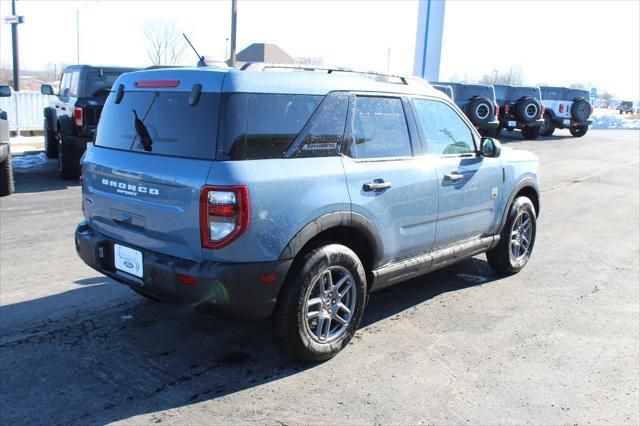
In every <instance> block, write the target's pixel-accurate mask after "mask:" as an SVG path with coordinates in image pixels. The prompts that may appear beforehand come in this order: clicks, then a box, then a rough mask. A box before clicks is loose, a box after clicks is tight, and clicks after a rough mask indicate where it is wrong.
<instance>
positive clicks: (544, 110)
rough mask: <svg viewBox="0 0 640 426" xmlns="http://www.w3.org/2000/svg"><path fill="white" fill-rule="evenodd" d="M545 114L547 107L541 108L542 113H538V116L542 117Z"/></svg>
mask: <svg viewBox="0 0 640 426" xmlns="http://www.w3.org/2000/svg"><path fill="white" fill-rule="evenodd" d="M545 112H547V107H545V106H542V112H541V113H540V115H544V113H545Z"/></svg>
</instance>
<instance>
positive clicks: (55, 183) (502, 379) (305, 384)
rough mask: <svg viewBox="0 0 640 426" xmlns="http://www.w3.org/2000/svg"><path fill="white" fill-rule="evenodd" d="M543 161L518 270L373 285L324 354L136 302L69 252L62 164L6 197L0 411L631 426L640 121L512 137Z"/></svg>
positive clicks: (72, 194)
mask: <svg viewBox="0 0 640 426" xmlns="http://www.w3.org/2000/svg"><path fill="white" fill-rule="evenodd" d="M505 142H506V146H511V147H513V148H516V149H528V150H531V151H532V152H534V153H536V154H537V155H538V156H539V157H540V159H541V179H542V189H543V199H542V214H541V217H540V221H539V228H538V238H537V241H536V245H535V250H534V253H533V256H532V259H531V262H530V263H529V265H528V266H527V267H526V268H525V269H524V270H523V271H522V272H521V273H520V274H518V275H515V276H511V277H503V276H497V275H495V274H494V273H493V272H492V271H491V270H490V269H489V268H488V266H487V264H486V262H485V260H484V256H477V257H475V258H473V259H469V260H467V261H465V262H462V263H460V264H457V265H454V266H451V267H448V268H445V269H443V270H440V271H437V272H435V273H432V274H429V275H425V276H423V277H420V278H417V279H414V280H411V281H409V282H406V283H404V284H399V285H397V286H395V287H392V288H390V289H387V290H384V291H382V292H379V293H375V294H374V295H373V296H372V297H371V299H370V302H369V305H368V307H367V311H366V313H365V318H364V322H363V324H362V326H361V328H360V330H359V331H358V333H357V334H356V336H355V338H354V339H353V340H352V343H351V344H350V345H349V346H348V347H347V348H346V349H345V350H344V351H343V352H342V353H341V354H339V355H338V356H337V357H336V358H335V359H333V360H331V361H329V362H326V363H324V364H320V365H314V366H309V365H302V364H298V363H295V362H293V361H291V360H290V359H288V358H286V357H285V356H283V355H282V354H281V353H280V351H279V349H278V348H277V347H276V345H275V343H274V341H273V339H272V338H271V336H270V333H269V329H268V327H267V325H266V324H264V323H241V324H238V323H231V322H225V321H222V320H218V319H215V318H212V317H209V316H207V315H206V313H204V312H198V311H195V310H193V309H190V308H188V307H180V306H173V305H165V304H161V303H156V302H152V301H148V300H146V299H144V298H142V297H140V296H138V295H137V294H135V293H133V292H132V291H130V290H129V289H128V288H126V287H124V286H122V285H119V284H117V283H115V282H113V281H112V280H110V279H108V278H106V277H103V276H100V275H99V274H98V273H97V272H95V271H93V270H91V269H90V268H88V267H86V266H85V265H84V264H83V263H82V261H80V259H79V258H78V257H77V256H76V254H75V250H74V245H73V235H72V234H73V230H74V228H75V225H76V223H77V222H78V221H79V220H80V219H81V209H80V188H79V186H78V185H77V184H76V183H73V182H71V183H69V182H66V181H61V180H59V179H58V178H57V176H56V171H55V162H54V161H49V162H47V163H45V164H43V165H40V166H38V167H34V168H24V169H22V168H21V169H18V170H16V181H17V183H16V186H17V191H18V192H17V193H16V194H15V195H13V196H11V197H8V198H2V199H1V200H0V235H1V237H0V424H34V423H35V424H42V423H46V424H104V423H111V422H115V423H128V424H146V423H153V424H156V423H171V424H194V423H201V424H202V423H207V424H215V423H223V422H224V423H235V424H255V423H259V424H265V423H266V424H297V423H313V424H362V423H376V424H380V423H394V424H399V423H411V424H416V423H447V424H451V423H456V424H459V423H470V424H497V423H500V424H523V423H533V424H560V423H563V424H564V423H571V424H585V423H592V424H594V423H595V424H638V423H639V422H640V418H639V414H638V413H639V412H640V403H639V398H640V393H639V380H640V378H639V377H640V368H639V362H640V360H639V355H638V354H639V352H640V343H639V336H640V308H639V307H640V297H639V296H640V295H639V286H638V284H639V282H638V281H639V273H640V267H639V260H638V259H639V257H640V256H639V255H640V253H639V244H640V242H639V231H638V229H639V228H638V225H639V222H640V217H639V216H640V206H639V194H640V176H639V160H640V158H639V152H640V150H639V145H640V132H638V131H604V130H599V131H590V132H589V133H588V134H587V135H586V136H585V137H583V138H578V139H576V138H572V137H571V136H569V133H568V131H557V132H556V135H555V136H554V137H550V138H540V139H538V140H536V141H526V142H524V141H521V140H520V136H519V135H517V136H512V137H510V135H507V136H506V137H505Z"/></svg>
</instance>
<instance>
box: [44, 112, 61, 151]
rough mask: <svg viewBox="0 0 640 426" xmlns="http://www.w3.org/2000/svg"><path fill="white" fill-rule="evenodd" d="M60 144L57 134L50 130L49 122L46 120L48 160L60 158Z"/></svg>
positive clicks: (45, 141) (45, 139) (45, 132)
mask: <svg viewBox="0 0 640 426" xmlns="http://www.w3.org/2000/svg"><path fill="white" fill-rule="evenodd" d="M58 148H59V142H58V138H57V136H56V133H55V132H52V131H51V130H49V123H48V120H47V119H46V118H45V119H44V151H45V155H46V156H47V158H58Z"/></svg>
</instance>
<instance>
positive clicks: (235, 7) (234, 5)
mask: <svg viewBox="0 0 640 426" xmlns="http://www.w3.org/2000/svg"><path fill="white" fill-rule="evenodd" d="M237 14H238V2H237V0H231V57H230V58H229V62H231V66H232V67H235V66H236V20H237V19H236V16H237Z"/></svg>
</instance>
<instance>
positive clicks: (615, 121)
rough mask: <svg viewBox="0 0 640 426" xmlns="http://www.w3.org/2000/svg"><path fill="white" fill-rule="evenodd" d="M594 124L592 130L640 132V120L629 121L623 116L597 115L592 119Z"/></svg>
mask: <svg viewBox="0 0 640 426" xmlns="http://www.w3.org/2000/svg"><path fill="white" fill-rule="evenodd" d="M591 119H592V120H593V123H592V124H591V129H595V130H598V129H606V130H611V129H620V130H640V120H638V119H634V120H629V119H627V118H624V116H622V115H613V114H608V115H595V116H593V117H591Z"/></svg>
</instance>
